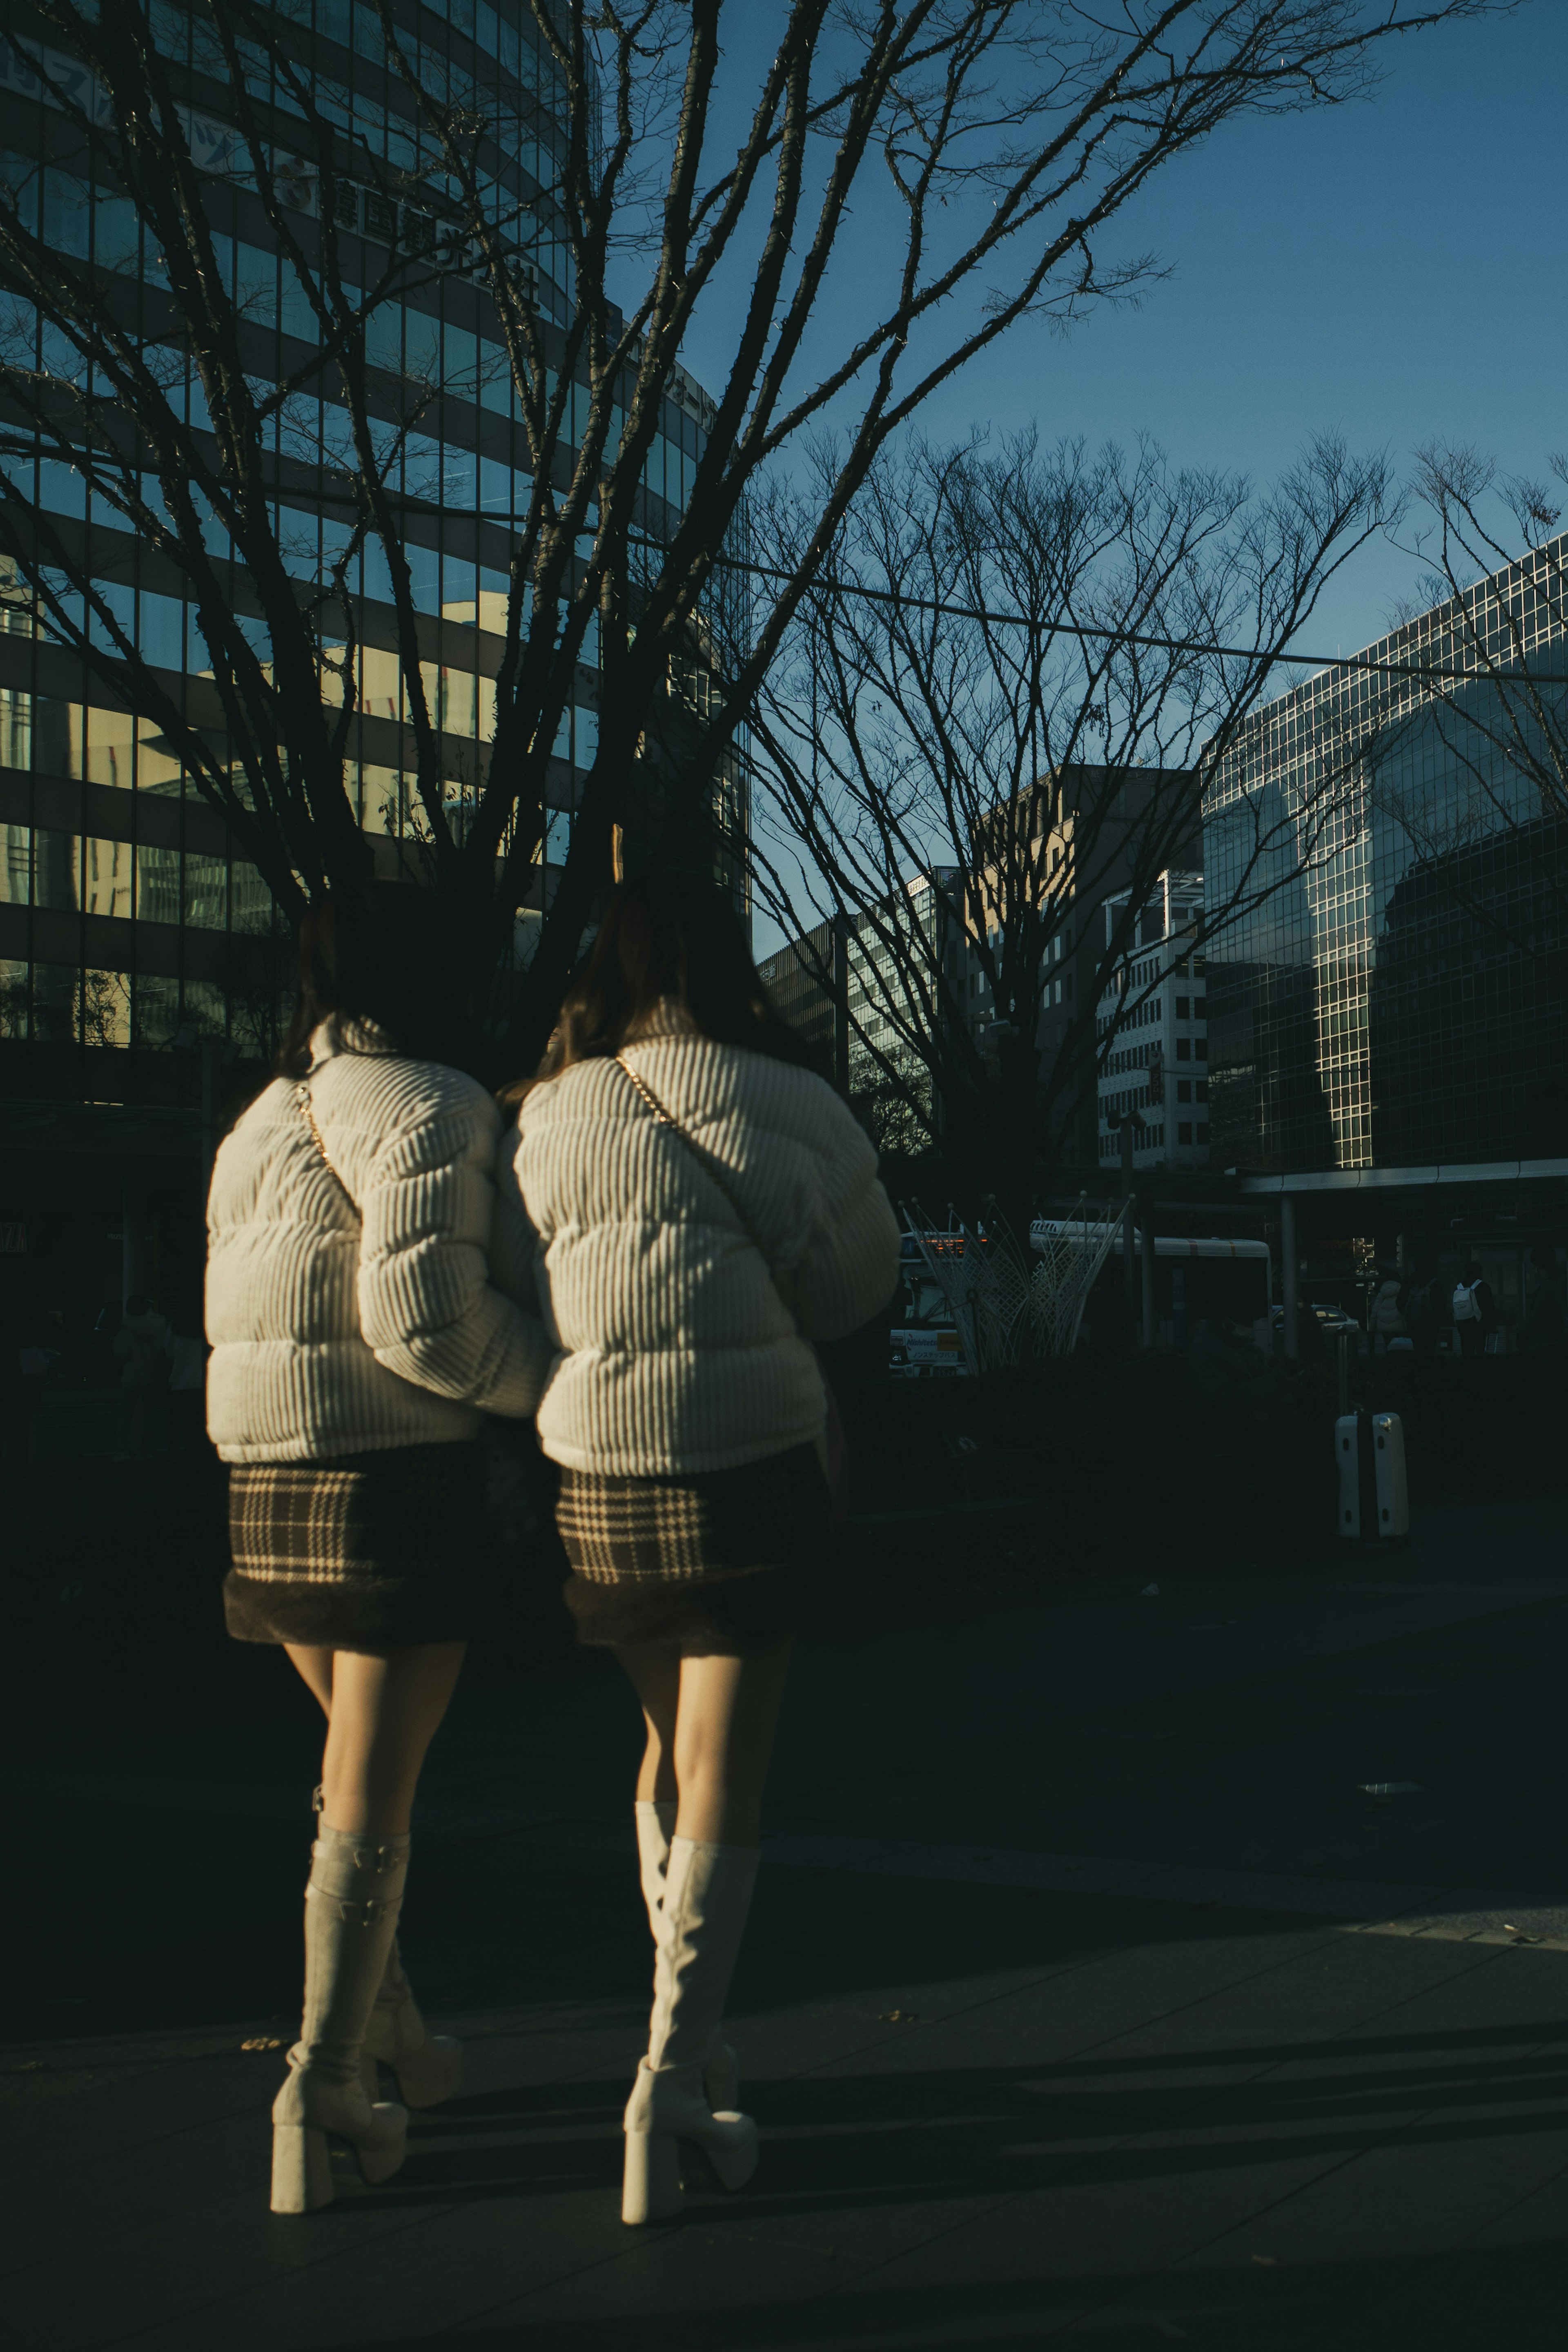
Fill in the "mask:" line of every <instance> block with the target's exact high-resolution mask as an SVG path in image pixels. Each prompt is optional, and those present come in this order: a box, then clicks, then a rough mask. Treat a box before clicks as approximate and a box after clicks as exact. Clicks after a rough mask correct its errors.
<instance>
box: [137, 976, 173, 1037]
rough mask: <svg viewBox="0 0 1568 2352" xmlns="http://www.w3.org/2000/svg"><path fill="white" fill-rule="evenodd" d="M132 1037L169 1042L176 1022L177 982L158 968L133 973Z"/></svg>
mask: <svg viewBox="0 0 1568 2352" xmlns="http://www.w3.org/2000/svg"><path fill="white" fill-rule="evenodd" d="M132 1003H133V1004H134V1008H135V1030H134V1034H135V1039H136V1043H137V1044H138V1045H152V1046H163V1045H172V1044H173V1042H174V1033H175V1031H176V1030H177V1029H178V1028H179V1026H180V983H179V982H178V981H177V980H173V979H171V978H169V977H167V976H166V975H165V974H163V973H162V972H142V973H139V974H138V975H137V980H136V990H135V995H134V997H133V999H132Z"/></svg>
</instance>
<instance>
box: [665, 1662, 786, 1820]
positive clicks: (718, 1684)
mask: <svg viewBox="0 0 1568 2352" xmlns="http://www.w3.org/2000/svg"><path fill="white" fill-rule="evenodd" d="M794 1646H795V1644H794V1641H793V1638H792V1637H791V1636H789V1635H788V1634H786V1635H785V1637H784V1638H783V1639H782V1640H781V1641H778V1642H773V1643H769V1644H768V1648H767V1649H765V1650H758V1651H754V1652H753V1653H752V1654H751V1655H750V1656H749V1657H744V1658H721V1657H700V1658H685V1657H684V1658H683V1659H682V1660H681V1684H680V1704H679V1706H678V1708H677V1711H676V1716H675V1784H676V1788H677V1790H678V1792H679V1796H680V1811H679V1813H678V1814H677V1815H676V1818H675V1835H676V1836H677V1837H681V1838H690V1839H692V1840H694V1841H695V1842H696V1843H704V1844H713V1845H727V1846H753V1847H754V1846H756V1845H757V1844H758V1843H759V1841H760V1838H761V1833H762V1792H763V1790H764V1788H765V1786H766V1785H767V1780H768V1765H769V1763H770V1762H771V1761H772V1757H773V1736H774V1733H775V1731H776V1730H777V1728H778V1724H779V1706H780V1705H781V1704H782V1701H783V1697H784V1684H785V1680H786V1677H787V1676H788V1675H789V1659H790V1655H791V1654H792V1652H793V1650H794Z"/></svg>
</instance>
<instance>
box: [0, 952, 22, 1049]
mask: <svg viewBox="0 0 1568 2352" xmlns="http://www.w3.org/2000/svg"><path fill="white" fill-rule="evenodd" d="M27 994H28V991H27V967H26V964H25V963H13V962H11V961H9V960H5V961H0V1037H10V1038H21V1037H26V1034H27Z"/></svg>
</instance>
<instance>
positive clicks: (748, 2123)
mask: <svg viewBox="0 0 1568 2352" xmlns="http://www.w3.org/2000/svg"><path fill="white" fill-rule="evenodd" d="M710 2120H711V2126H712V2128H711V2129H709V2130H707V2131H705V2132H704V2133H703V2135H702V2137H701V2138H700V2139H699V2140H698V2141H697V2143H696V2144H697V2146H698V2147H700V2148H701V2150H702V2152H703V2154H704V2155H705V2156H706V2158H707V2160H708V2162H709V2163H710V2164H711V2165H712V2167H713V2168H714V2173H715V2175H716V2179H717V2181H718V2185H719V2187H720V2188H721V2189H744V2188H745V2186H746V2184H747V2181H748V2180H749V2179H750V2178H751V2176H752V2174H753V2173H754V2172H755V2171H756V2169H757V2165H758V2158H759V2157H760V2155H761V2153H762V2148H761V2143H760V2141H759V2140H758V2136H757V2126H756V2124H755V2123H754V2122H753V2121H752V2119H751V2117H750V2116H740V2115H734V2116H724V2115H720V2116H713V2117H712V2118H711V2119H710Z"/></svg>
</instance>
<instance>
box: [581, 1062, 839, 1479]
mask: <svg viewBox="0 0 1568 2352" xmlns="http://www.w3.org/2000/svg"><path fill="white" fill-rule="evenodd" d="M615 1063H616V1066H617V1068H618V1069H620V1070H622V1071H623V1072H624V1074H625V1076H627V1077H629V1078H630V1079H631V1081H632V1085H633V1086H634V1087H636V1089H637V1092H638V1093H639V1094H640V1095H641V1096H642V1097H643V1101H644V1102H645V1103H646V1104H647V1106H648V1108H649V1109H650V1110H651V1111H652V1112H653V1117H654V1118H656V1119H657V1120H658V1121H659V1123H660V1125H661V1126H662V1127H667V1128H668V1129H670V1131H671V1133H672V1134H674V1135H678V1136H679V1137H680V1139H681V1141H682V1142H683V1143H684V1144H685V1147H686V1150H688V1151H689V1152H690V1153H691V1155H692V1158H693V1159H694V1160H695V1161H696V1162H697V1165H698V1166H699V1167H700V1168H701V1169H702V1170H703V1171H705V1173H706V1174H707V1175H709V1176H711V1177H712V1179H713V1181H714V1182H715V1183H716V1185H717V1186H718V1189H719V1191H720V1192H722V1193H723V1194H724V1197H725V1199H726V1200H727V1202H729V1205H730V1207H731V1208H732V1209H733V1210H734V1211H735V1213H736V1216H737V1219H738V1220H739V1223H740V1228H741V1231H742V1232H743V1233H744V1234H745V1235H746V1238H747V1241H748V1242H749V1243H750V1244H751V1246H752V1248H753V1249H754V1250H755V1251H756V1252H757V1255H758V1257H759V1258H760V1259H761V1260H762V1263H763V1265H765V1266H766V1267H767V1268H768V1280H769V1281H770V1282H771V1283H772V1285H773V1287H774V1289H775V1290H777V1291H778V1292H779V1298H780V1300H781V1301H782V1303H783V1306H784V1307H785V1309H786V1311H787V1312H788V1314H789V1318H790V1320H791V1321H792V1322H794V1323H795V1328H796V1334H797V1337H798V1338H800V1339H805V1340H806V1345H807V1347H808V1348H810V1350H811V1354H812V1357H813V1359H814V1360H815V1362H816V1366H817V1378H818V1379H819V1380H820V1381H821V1383H822V1400H823V1403H824V1405H825V1407H826V1412H827V1419H826V1423H825V1425H824V1427H823V1431H822V1434H821V1437H820V1438H819V1440H818V1441H817V1458H818V1460H819V1461H820V1462H821V1465H822V1476H823V1477H824V1479H825V1480H826V1481H827V1487H828V1496H829V1501H830V1504H831V1510H832V1516H833V1518H834V1519H835V1520H840V1519H846V1518H848V1517H849V1511H850V1449H849V1441H848V1439H847V1438H846V1437H845V1435H844V1423H843V1416H842V1415H841V1412H840V1411H839V1401H838V1399H837V1397H836V1396H835V1395H834V1394H833V1390H832V1383H831V1381H830V1380H829V1378H828V1376H827V1374H826V1372H825V1371H824V1370H822V1359H821V1356H820V1355H819V1354H818V1352H817V1349H816V1347H815V1346H814V1344H813V1343H812V1341H811V1340H810V1339H806V1335H805V1333H804V1332H803V1331H802V1330H801V1329H800V1324H799V1321H798V1319H797V1318H796V1316H795V1310H794V1308H793V1307H790V1305H789V1300H788V1299H787V1298H786V1297H784V1293H783V1290H782V1289H781V1288H780V1286H779V1277H778V1276H777V1275H776V1274H775V1273H774V1271H773V1261H772V1259H771V1258H770V1257H769V1256H768V1252H767V1250H766V1249H765V1248H764V1247H763V1244H762V1241H761V1237H760V1236H759V1234H758V1232H757V1230H756V1228H755V1226H754V1225H753V1224H752V1222H751V1220H750V1218H749V1217H748V1216H747V1213H746V1211H745V1210H744V1209H743V1208H742V1207H741V1205H740V1202H738V1201H737V1199H736V1197H735V1193H734V1191H733V1190H732V1188H731V1185H730V1182H729V1179H728V1177H727V1175H726V1174H725V1172H724V1171H723V1169H722V1168H721V1167H719V1165H718V1164H717V1162H716V1160H715V1159H714V1157H713V1155H712V1153H711V1152H708V1151H705V1150H703V1147H702V1145H701V1144H700V1143H699V1142H698V1141H697V1139H696V1138H695V1136H694V1135H692V1134H690V1133H689V1132H688V1131H687V1129H685V1127H684V1126H683V1125H682V1124H681V1121H680V1120H679V1119H678V1118H676V1117H675V1116H674V1112H673V1111H671V1110H669V1109H668V1108H666V1107H665V1105H664V1103H662V1102H661V1101H660V1099H659V1097H658V1096H657V1095H656V1094H655V1093H654V1092H653V1087H651V1086H650V1085H649V1084H648V1081H647V1079H646V1078H643V1077H640V1076H638V1074H637V1072H636V1071H635V1070H634V1069H633V1068H632V1065H631V1063H630V1062H629V1061H628V1060H627V1059H626V1056H625V1055H624V1054H617V1055H616V1056H615Z"/></svg>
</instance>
